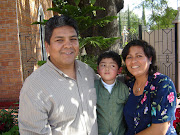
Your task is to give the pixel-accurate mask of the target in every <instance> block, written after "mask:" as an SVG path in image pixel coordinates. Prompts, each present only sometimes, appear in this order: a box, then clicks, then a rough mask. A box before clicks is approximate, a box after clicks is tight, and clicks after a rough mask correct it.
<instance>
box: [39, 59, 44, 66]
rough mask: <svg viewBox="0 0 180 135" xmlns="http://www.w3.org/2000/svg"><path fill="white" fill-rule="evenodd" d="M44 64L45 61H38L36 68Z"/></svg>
mask: <svg viewBox="0 0 180 135" xmlns="http://www.w3.org/2000/svg"><path fill="white" fill-rule="evenodd" d="M44 63H46V61H43V60H40V61H38V63H37V64H38V66H42V65H43V64H44Z"/></svg>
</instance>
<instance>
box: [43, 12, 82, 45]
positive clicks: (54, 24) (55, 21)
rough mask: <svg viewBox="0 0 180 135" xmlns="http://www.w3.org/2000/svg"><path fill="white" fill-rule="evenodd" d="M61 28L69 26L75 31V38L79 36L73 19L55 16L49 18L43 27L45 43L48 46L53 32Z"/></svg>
mask: <svg viewBox="0 0 180 135" xmlns="http://www.w3.org/2000/svg"><path fill="white" fill-rule="evenodd" d="M62 26H71V27H73V28H74V29H75V31H76V33H77V36H78V34H79V32H78V27H77V23H76V21H75V20H74V19H73V18H70V17H69V16H66V15H60V16H59V15H55V16H54V17H51V18H50V19H49V20H48V21H47V22H46V25H45V41H46V42H47V43H48V44H50V38H51V36H52V33H53V30H54V29H55V28H58V27H62Z"/></svg>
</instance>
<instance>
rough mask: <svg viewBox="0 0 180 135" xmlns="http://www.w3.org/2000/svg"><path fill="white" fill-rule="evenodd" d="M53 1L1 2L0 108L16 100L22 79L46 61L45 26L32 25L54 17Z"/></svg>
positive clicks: (6, 0)
mask: <svg viewBox="0 0 180 135" xmlns="http://www.w3.org/2000/svg"><path fill="white" fill-rule="evenodd" d="M50 7H52V0H1V1H0V108H4V107H9V106H10V105H12V103H14V102H18V100H19V92H20V89H21V87H22V84H23V81H24V79H25V78H26V77H27V76H28V75H29V74H30V73H31V72H32V71H33V70H34V68H35V66H34V65H36V63H37V61H38V60H43V59H45V58H46V56H45V55H46V53H45V50H44V49H45V48H44V40H43V38H44V34H43V32H44V27H43V26H41V25H31V24H32V23H33V22H35V21H42V20H43V19H49V18H50V17H52V16H53V12H52V11H47V9H48V8H50Z"/></svg>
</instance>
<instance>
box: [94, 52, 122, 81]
mask: <svg viewBox="0 0 180 135" xmlns="http://www.w3.org/2000/svg"><path fill="white" fill-rule="evenodd" d="M97 64H98V73H99V75H100V76H101V78H102V79H103V81H104V82H106V83H108V84H111V83H113V82H114V80H115V79H116V76H117V74H118V73H119V69H120V67H121V57H120V55H119V54H118V53H116V52H114V51H106V52H104V53H102V54H101V55H99V57H98V60H97Z"/></svg>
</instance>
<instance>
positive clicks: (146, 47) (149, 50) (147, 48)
mask: <svg viewBox="0 0 180 135" xmlns="http://www.w3.org/2000/svg"><path fill="white" fill-rule="evenodd" d="M132 46H140V47H142V48H143V51H144V54H145V55H146V57H147V58H148V59H149V58H152V60H151V64H150V66H149V72H148V74H149V75H152V74H154V73H155V72H156V71H157V66H156V65H155V63H156V51H155V49H154V48H153V47H152V46H151V45H150V44H148V43H147V42H146V41H144V40H133V41H130V42H129V43H128V44H127V45H126V46H125V47H124V49H123V51H122V58H123V60H124V61H125V60H126V57H127V55H128V54H129V48H130V47H132ZM126 71H127V74H128V75H129V76H132V75H131V74H130V73H129V71H128V70H127V68H126Z"/></svg>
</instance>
